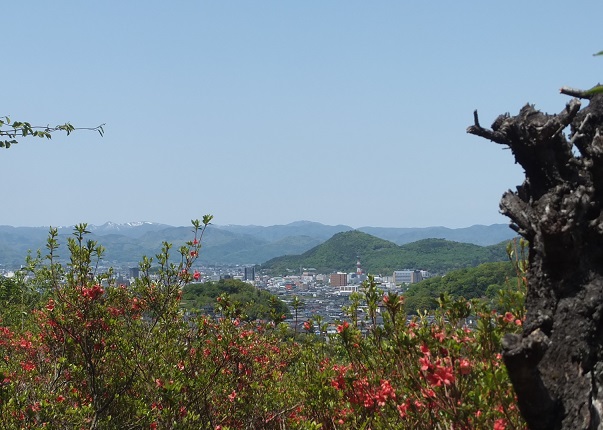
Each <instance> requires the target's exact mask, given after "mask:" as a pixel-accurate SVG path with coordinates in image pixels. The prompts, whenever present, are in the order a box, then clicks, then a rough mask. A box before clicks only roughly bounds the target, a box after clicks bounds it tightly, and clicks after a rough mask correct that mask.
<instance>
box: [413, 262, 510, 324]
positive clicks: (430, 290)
mask: <svg viewBox="0 0 603 430" xmlns="http://www.w3.org/2000/svg"><path fill="white" fill-rule="evenodd" d="M516 275H517V274H516V272H515V268H514V266H513V264H512V263H511V262H510V261H504V262H502V261H501V262H493V263H484V264H480V265H479V266H477V267H469V268H464V269H459V270H454V271H452V272H449V273H447V274H446V275H445V276H437V277H433V278H430V279H426V280H424V281H421V282H418V283H416V284H412V285H411V286H410V287H409V288H408V290H407V291H406V292H405V293H404V296H405V307H406V310H407V311H408V312H415V311H417V310H426V309H435V308H436V307H437V306H438V303H437V300H438V298H439V297H440V295H442V294H449V295H450V296H453V297H463V298H465V299H474V298H484V297H487V298H493V297H494V296H496V294H497V292H498V291H499V290H501V289H504V288H506V287H507V286H508V282H509V280H510V279H513V280H515V279H514V278H516Z"/></svg>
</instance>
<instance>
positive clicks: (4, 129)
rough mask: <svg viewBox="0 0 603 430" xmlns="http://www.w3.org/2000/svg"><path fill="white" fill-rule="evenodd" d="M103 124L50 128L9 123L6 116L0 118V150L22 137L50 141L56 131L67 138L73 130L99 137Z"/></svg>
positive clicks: (67, 124) (18, 122) (66, 124)
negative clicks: (87, 131)
mask: <svg viewBox="0 0 603 430" xmlns="http://www.w3.org/2000/svg"><path fill="white" fill-rule="evenodd" d="M103 127H104V124H101V125H99V126H98V127H92V128H75V127H74V126H73V125H71V124H69V123H65V124H62V125H57V126H54V127H50V126H42V127H40V126H32V125H31V124H30V123H28V122H26V121H11V119H10V118H9V117H8V116H5V117H2V118H0V148H7V149H8V148H10V147H11V145H15V144H17V143H19V142H18V140H17V139H18V138H23V137H28V136H31V137H39V138H42V139H43V138H46V139H52V134H53V133H54V132H57V131H64V132H65V133H67V136H69V135H70V134H71V133H72V132H73V131H75V130H92V131H97V132H98V133H99V134H100V135H101V136H102V135H103V134H104V129H103Z"/></svg>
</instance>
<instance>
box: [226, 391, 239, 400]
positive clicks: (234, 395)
mask: <svg viewBox="0 0 603 430" xmlns="http://www.w3.org/2000/svg"><path fill="white" fill-rule="evenodd" d="M236 398H237V392H236V391H235V390H232V393H230V394H229V395H228V400H230V401H231V402H234V400H235V399H236Z"/></svg>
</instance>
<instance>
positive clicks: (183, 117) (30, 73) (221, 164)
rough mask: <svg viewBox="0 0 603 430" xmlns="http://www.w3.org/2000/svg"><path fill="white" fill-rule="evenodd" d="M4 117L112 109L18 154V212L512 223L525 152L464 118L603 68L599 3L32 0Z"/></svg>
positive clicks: (6, 205) (37, 118) (40, 220)
mask: <svg viewBox="0 0 603 430" xmlns="http://www.w3.org/2000/svg"><path fill="white" fill-rule="evenodd" d="M3 16H4V18H3V20H2V39H1V40H2V42H1V43H2V46H3V55H2V57H3V61H2V68H1V71H0V77H1V79H2V103H1V106H2V108H1V109H0V115H9V116H10V117H11V119H16V120H25V121H29V122H31V123H33V124H37V125H46V124H50V125H55V124H59V123H64V122H67V121H69V122H71V123H72V124H74V125H75V126H79V127H88V126H96V125H98V124H101V123H106V126H105V130H106V134H105V136H104V137H102V138H101V137H100V136H98V134H96V133H92V132H87V131H79V132H77V133H75V134H73V135H71V136H69V137H68V138H67V137H64V136H63V135H56V136H55V137H54V138H53V140H52V141H49V142H48V141H41V140H39V141H38V140H36V141H22V142H21V143H20V144H18V145H16V146H14V147H12V148H11V149H9V150H2V151H0V181H1V187H0V196H1V198H2V204H1V206H0V207H1V208H2V209H1V211H0V225H2V224H5V225H14V226H47V225H71V224H74V223H79V222H88V223H90V224H97V225H100V224H103V223H105V222H106V221H113V222H118V223H122V222H130V221H155V222H161V223H166V224H171V225H188V224H189V221H190V219H192V218H199V217H201V216H202V215H203V214H206V213H211V214H214V216H215V223H216V224H219V225H224V224H256V225H273V224H287V223H289V222H292V221H297V220H310V221H317V222H321V223H324V224H346V225H350V226H352V227H361V226H381V227H426V226H439V225H441V226H447V227H466V226H470V225H473V224H493V223H504V222H507V220H506V219H505V218H504V217H503V216H502V215H500V214H499V210H498V202H499V200H500V196H501V195H502V193H503V192H504V191H505V190H507V189H509V188H514V187H515V186H516V185H518V184H520V183H521V181H522V170H521V168H520V167H519V166H517V165H515V164H514V162H513V159H512V156H511V153H510V151H508V150H505V149H503V147H501V146H498V145H496V144H494V143H491V142H488V141H486V140H483V139H480V138H477V137H475V136H471V135H468V134H466V132H465V130H466V128H467V126H469V125H470V124H471V123H472V122H473V110H474V109H478V112H479V114H480V121H481V123H482V124H483V125H489V124H491V122H492V121H493V120H494V119H495V118H496V116H497V115H498V114H500V113H504V112H511V113H517V112H518V111H519V109H520V108H521V107H522V106H523V105H524V104H525V103H527V102H530V103H533V104H535V105H536V106H537V107H538V108H540V109H542V110H544V111H547V112H551V113H552V112H558V111H560V110H562V109H563V107H564V106H565V103H566V102H567V101H569V99H568V97H567V96H563V95H560V94H559V93H558V90H559V88H560V87H561V86H563V85H568V86H573V87H577V88H590V87H591V86H593V85H594V84H596V83H597V82H598V81H599V80H601V77H602V76H603V58H599V57H593V56H592V54H593V53H594V52H598V51H600V50H603V26H601V25H600V23H599V19H598V18H594V17H601V16H603V2H601V1H575V2H571V3H570V2H567V1H563V2H562V1H557V0H552V1H546V2H544V1H525V0H521V1H518V0H509V1H504V2H491V1H484V0H479V1H478V0H463V1H457V2H451V1H431V2H421V1H403V0H395V1H373V2H368V1H357V0H345V1H344V0H337V1H335V0H321V1H301V0H274V1H270V0H257V1H248V0H245V1H236V0H233V1H216V0H211V1H192V0H191V1H153V0H146V1H144V2H143V1H123V0H119V1H111V0H106V1H99V2H88V1H81V0H77V1H75V0H74V1H60V0H57V1H52V2H50V1H47V0H44V1H41V0H40V1H27V2H11V5H10V7H8V6H5V7H4V8H3Z"/></svg>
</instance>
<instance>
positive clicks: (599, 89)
mask: <svg viewBox="0 0 603 430" xmlns="http://www.w3.org/2000/svg"><path fill="white" fill-rule="evenodd" d="M601 93H603V85H595V86H594V87H592V88H591V89H590V90H588V91H586V94H587V95H589V96H590V95H595V94H601Z"/></svg>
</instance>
